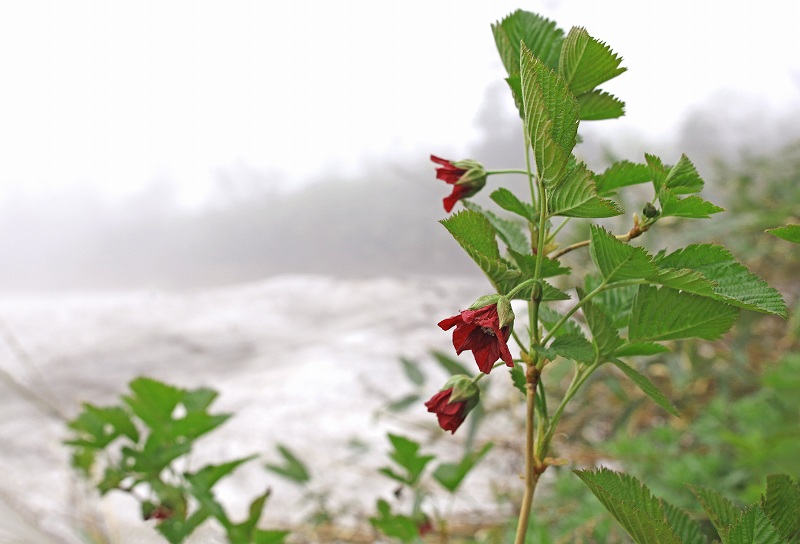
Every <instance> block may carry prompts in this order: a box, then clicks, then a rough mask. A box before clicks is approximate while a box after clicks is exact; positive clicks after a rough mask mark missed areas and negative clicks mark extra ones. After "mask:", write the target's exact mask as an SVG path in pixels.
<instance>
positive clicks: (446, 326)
mask: <svg viewBox="0 0 800 544" xmlns="http://www.w3.org/2000/svg"><path fill="white" fill-rule="evenodd" d="M480 300H481V299H478V302H477V303H480ZM498 304H502V305H503V307H502V308H501V310H502V314H503V318H502V319H501V317H500V315H499V314H498ZM473 306H474V305H473ZM513 323H514V314H513V312H511V304H510V303H509V302H508V299H505V298H504V297H503V298H500V299H499V300H498V301H497V302H496V303H494V304H489V305H488V306H483V307H479V308H477V309H476V308H470V309H469V310H463V311H462V312H461V313H460V314H459V315H454V316H453V317H448V318H447V319H443V320H442V321H440V322H439V327H441V328H442V330H444V331H447V330H450V329H452V328H453V327H455V328H456V330H455V331H453V347H454V348H456V353H457V354H460V353H461V352H462V351H466V350H471V351H472V354H473V355H474V356H475V362H476V363H478V368H479V369H480V371H481V372H483V373H484V374H488V373H489V372H491V371H492V366H493V365H494V363H495V362H497V360H498V359H502V360H503V362H505V363H506V365H508V366H511V367H513V366H514V359H513V357H511V352H510V351H508V338H509V336H511V326H512V324H513Z"/></svg>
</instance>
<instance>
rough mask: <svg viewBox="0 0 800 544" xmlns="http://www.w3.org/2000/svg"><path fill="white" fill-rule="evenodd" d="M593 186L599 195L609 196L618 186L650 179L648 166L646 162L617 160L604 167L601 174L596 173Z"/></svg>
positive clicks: (635, 183) (644, 181)
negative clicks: (604, 169)
mask: <svg viewBox="0 0 800 544" xmlns="http://www.w3.org/2000/svg"><path fill="white" fill-rule="evenodd" d="M594 179H595V187H596V188H597V194H598V195H600V196H611V195H613V194H614V193H616V192H617V189H619V188H620V187H627V186H629V185H637V184H639V183H646V182H648V181H650V180H651V179H652V175H651V174H650V168H648V166H647V165H646V164H638V163H634V162H630V161H618V162H615V163H614V164H612V165H611V166H609V167H608V168H606V171H605V172H603V173H602V174H596V175H595V177H594Z"/></svg>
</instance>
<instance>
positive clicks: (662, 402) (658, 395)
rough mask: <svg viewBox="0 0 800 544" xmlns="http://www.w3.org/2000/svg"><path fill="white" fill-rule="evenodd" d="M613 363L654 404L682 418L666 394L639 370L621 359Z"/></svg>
mask: <svg viewBox="0 0 800 544" xmlns="http://www.w3.org/2000/svg"><path fill="white" fill-rule="evenodd" d="M611 363H612V364H613V365H614V366H616V367H617V368H618V369H620V370H621V371H622V373H623V374H625V375H626V376H627V377H628V378H630V379H631V381H632V382H633V383H635V384H636V385H638V386H639V389H641V390H642V392H643V393H644V394H646V395H647V396H648V397H650V399H652V401H653V402H655V403H656V404H658V405H659V406H660V407H661V408H663V409H664V410H666V411H667V412H669V413H670V414H672V415H673V416H676V417H678V416H680V414H679V413H678V410H677V408H675V405H674V404H672V401H670V400H669V399H668V398H667V397H666V395H664V393H662V392H661V391H659V389H658V388H657V387H656V386H655V385H653V382H651V381H650V380H649V379H648V378H647V376H645V375H644V374H642V373H640V372H639V371H638V370H636V369H634V368H632V367H630V366H628V365H627V364H625V363H624V362H622V361H620V360H619V359H611Z"/></svg>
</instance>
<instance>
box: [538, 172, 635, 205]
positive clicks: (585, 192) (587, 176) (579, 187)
mask: <svg viewBox="0 0 800 544" xmlns="http://www.w3.org/2000/svg"><path fill="white" fill-rule="evenodd" d="M546 190H547V211H548V215H550V216H555V215H563V216H566V217H584V218H596V217H613V216H615V215H620V214H621V213H623V211H624V210H623V209H622V208H621V207H620V206H619V205H618V204H617V203H616V202H614V201H613V200H607V199H605V198H601V197H600V196H598V194H597V190H596V189H595V185H594V180H593V179H592V172H591V171H589V170H588V169H587V168H586V165H584V164H583V163H580V164H577V165H575V166H574V167H572V168H569V169H568V170H567V171H566V172H565V175H564V178H563V181H561V182H560V183H559V184H558V185H555V186H549V187H547V189H546Z"/></svg>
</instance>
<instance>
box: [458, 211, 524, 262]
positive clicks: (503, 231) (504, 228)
mask: <svg viewBox="0 0 800 544" xmlns="http://www.w3.org/2000/svg"><path fill="white" fill-rule="evenodd" d="M461 203H462V204H463V205H464V207H465V208H467V209H468V210H471V211H474V212H478V213H480V214H482V215H483V216H484V217H486V219H488V220H489V223H490V224H491V225H492V227H493V228H494V230H495V232H497V235H498V236H499V237H500V239H501V240H503V242H505V244H506V246H508V248H509V249H513V250H514V251H519V252H525V251H528V250H530V244H529V243H528V238H527V237H526V236H525V234H524V233H523V232H522V227H521V226H520V225H519V224H518V223H515V222H513V221H508V220H507V219H502V218H500V217H497V216H496V215H495V214H493V213H492V212H490V211H488V210H484V209H483V208H481V207H480V206H478V205H477V204H475V203H473V202H469V201H466V200H463V201H462V202H461Z"/></svg>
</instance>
